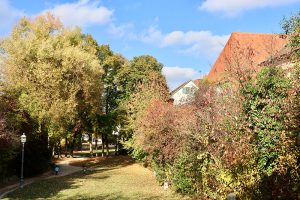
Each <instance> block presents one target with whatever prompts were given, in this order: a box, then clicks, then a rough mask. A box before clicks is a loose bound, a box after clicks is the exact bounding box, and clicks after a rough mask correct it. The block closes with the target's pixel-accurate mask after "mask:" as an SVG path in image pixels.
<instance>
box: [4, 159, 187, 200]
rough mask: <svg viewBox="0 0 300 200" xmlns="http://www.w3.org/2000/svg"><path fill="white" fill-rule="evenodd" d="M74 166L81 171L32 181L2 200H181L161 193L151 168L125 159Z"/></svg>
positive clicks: (167, 192) (166, 193)
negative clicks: (78, 167)
mask: <svg viewBox="0 0 300 200" xmlns="http://www.w3.org/2000/svg"><path fill="white" fill-rule="evenodd" d="M73 164H74V165H77V166H80V167H81V168H82V170H80V171H79V172H76V173H73V174H71V175H67V176H65V177H56V178H53V179H49V180H40V181H37V182H34V183H32V184H30V185H27V186H25V187H24V188H23V189H17V190H16V191H14V192H12V193H10V194H8V195H7V196H6V198H4V199H5V200H13V199H14V200H15V199H53V200H54V199H55V200H56V199H110V200H112V199H118V200H123V199H124V200H125V199H145V200H146V199H147V200H150V199H166V200H168V199H170V200H171V199H172V200H173V199H174V200H176V199H183V197H182V196H179V195H178V194H174V193H173V192H172V191H171V190H164V189H163V188H162V187H161V186H159V184H158V183H157V181H156V180H155V177H154V175H153V172H152V171H151V170H150V169H147V168H144V167H143V166H141V165H140V164H138V163H136V162H134V161H133V160H132V159H130V158H129V157H126V156H112V157H109V158H105V159H103V158H97V159H91V160H89V161H78V162H77V163H73Z"/></svg>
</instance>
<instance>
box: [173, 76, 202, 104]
mask: <svg viewBox="0 0 300 200" xmlns="http://www.w3.org/2000/svg"><path fill="white" fill-rule="evenodd" d="M198 84H199V79H197V80H194V81H193V80H189V81H187V82H185V83H183V84H182V85H180V86H179V87H177V88H176V89H175V90H173V91H172V92H171V98H172V100H173V104H174V105H182V104H185V103H188V102H191V101H192V100H193V97H194V94H195V92H196V91H197V90H198V89H199V88H198Z"/></svg>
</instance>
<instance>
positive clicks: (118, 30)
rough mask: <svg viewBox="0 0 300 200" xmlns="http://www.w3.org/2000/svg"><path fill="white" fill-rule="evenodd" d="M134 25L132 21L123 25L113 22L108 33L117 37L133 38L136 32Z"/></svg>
mask: <svg viewBox="0 0 300 200" xmlns="http://www.w3.org/2000/svg"><path fill="white" fill-rule="evenodd" d="M133 27H134V25H133V24H130V23H129V24H121V25H115V24H114V23H111V24H110V25H109V27H108V33H109V34H111V36H114V37H117V38H123V37H127V38H130V39H133V37H135V34H134V33H133V31H132V29H133Z"/></svg>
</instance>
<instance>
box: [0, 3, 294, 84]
mask: <svg viewBox="0 0 300 200" xmlns="http://www.w3.org/2000/svg"><path fill="white" fill-rule="evenodd" d="M299 8H300V0H144V1H142V0H140V1H138V0H52V1H50V0H45V1H42V0H0V37H5V36H6V35H8V33H9V32H10V30H11V29H12V27H13V25H14V24H15V23H16V22H17V20H18V19H20V17H22V16H28V17H34V16H36V15H39V14H42V13H44V12H47V11H51V12H52V13H54V14H55V15H56V16H58V17H60V19H61V20H62V21H63V23H64V24H65V25H67V26H71V27H72V26H80V27H81V28H82V30H83V32H84V33H90V34H92V35H93V36H94V38H96V40H97V41H98V43H99V44H109V45H110V46H111V48H112V50H113V51H115V52H117V53H121V54H122V55H124V56H125V57H126V58H128V59H131V58H132V57H134V56H139V55H145V54H148V55H152V56H154V57H156V58H157V59H158V61H159V62H161V63H163V64H164V66H165V67H164V69H163V73H164V74H165V75H166V78H167V81H168V84H169V86H170V88H171V89H174V88H175V87H176V86H178V85H180V84H181V83H182V82H184V81H187V80H190V79H196V78H199V77H201V76H202V75H204V74H207V73H208V72H209V70H210V68H211V66H212V65H213V64H214V62H215V60H216V58H217V56H218V54H219V53H220V51H221V50H222V48H223V46H224V45H225V44H226V41H227V39H228V37H229V36H230V34H231V33H232V32H261V33H280V32H281V28H280V21H281V20H282V18H283V17H284V16H290V15H291V14H295V13H297V12H298V11H299V10H300V9H299Z"/></svg>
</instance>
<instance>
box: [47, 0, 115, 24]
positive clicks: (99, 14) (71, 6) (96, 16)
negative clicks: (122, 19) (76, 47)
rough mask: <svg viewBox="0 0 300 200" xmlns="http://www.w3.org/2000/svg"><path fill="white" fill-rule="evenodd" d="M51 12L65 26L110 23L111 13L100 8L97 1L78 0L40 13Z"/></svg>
mask: <svg viewBox="0 0 300 200" xmlns="http://www.w3.org/2000/svg"><path fill="white" fill-rule="evenodd" d="M45 12H51V13H53V14H54V15H55V16H58V17H59V18H60V19H61V20H62V22H63V23H64V24H65V25H67V26H81V27H86V26H91V25H103V24H108V23H110V22H111V21H112V15H113V11H112V10H110V9H108V8H107V7H104V6H101V5H100V2H99V1H95V0H79V1H77V2H72V3H64V4H58V5H55V6H54V7H53V8H50V9H47V10H44V11H42V13H45Z"/></svg>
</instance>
